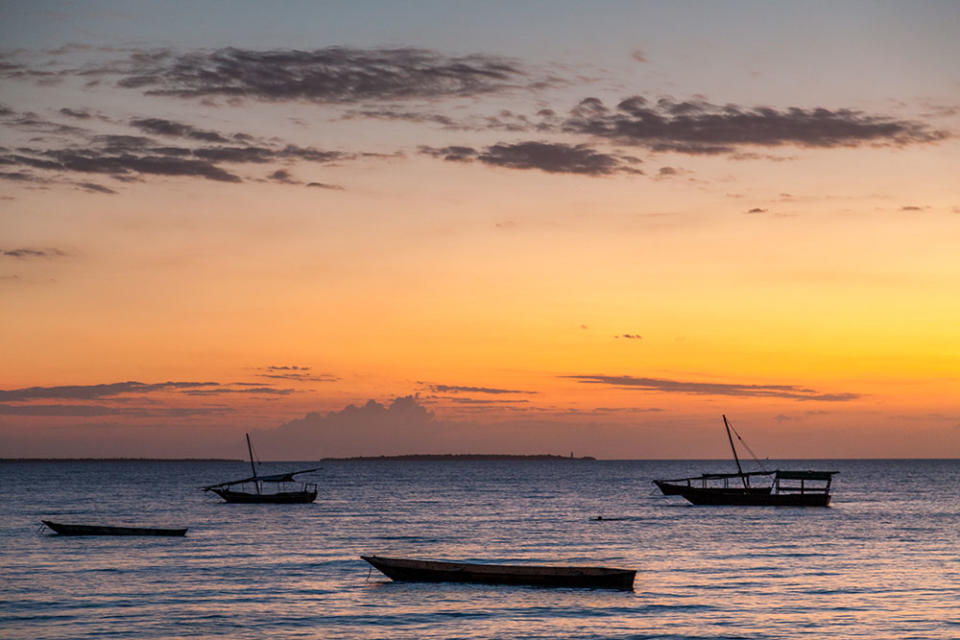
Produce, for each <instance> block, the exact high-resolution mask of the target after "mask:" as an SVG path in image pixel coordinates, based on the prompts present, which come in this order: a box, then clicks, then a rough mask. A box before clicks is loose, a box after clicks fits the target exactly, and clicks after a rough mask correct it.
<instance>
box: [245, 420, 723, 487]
mask: <svg viewBox="0 0 960 640" xmlns="http://www.w3.org/2000/svg"><path fill="white" fill-rule="evenodd" d="M724 420H726V418H724ZM245 435H246V436H247V453H249V454H250V468H251V469H252V470H253V486H255V487H256V488H257V493H260V483H259V482H258V481H257V466H256V465H255V464H253V447H252V446H251V445H250V434H249V433H247V434H245ZM727 435H730V431H729V430H727ZM730 444H731V446H732V445H733V443H732V442H731V443H730ZM734 455H736V454H734ZM737 466H740V464H739V463H737Z"/></svg>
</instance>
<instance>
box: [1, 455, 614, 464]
mask: <svg viewBox="0 0 960 640" xmlns="http://www.w3.org/2000/svg"><path fill="white" fill-rule="evenodd" d="M377 460H407V461H420V460H424V461H432V460H453V461H473V460H596V458H594V457H593V456H581V457H576V458H575V457H572V456H558V455H553V454H546V453H544V454H533V455H521V454H509V453H439V454H434V453H413V454H406V455H397V456H351V457H347V458H320V460H319V462H338V461H339V462H345V461H350V462H354V461H359V462H367V461H377ZM2 462H246V460H241V459H239V458H0V463H2ZM264 462H274V461H272V460H265V461H264ZM276 462H289V461H286V460H282V461H281V460H278V461H276Z"/></svg>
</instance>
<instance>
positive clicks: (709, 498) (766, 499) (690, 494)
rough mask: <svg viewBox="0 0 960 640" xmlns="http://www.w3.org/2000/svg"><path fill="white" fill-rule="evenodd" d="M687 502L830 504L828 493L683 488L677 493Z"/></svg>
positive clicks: (783, 505) (821, 505)
mask: <svg viewBox="0 0 960 640" xmlns="http://www.w3.org/2000/svg"><path fill="white" fill-rule="evenodd" d="M675 495H680V496H683V497H684V498H686V500H687V501H688V502H691V503H693V504H696V505H714V506H723V505H727V506H746V507H826V506H829V504H830V494H828V493H771V492H770V491H769V489H768V490H767V491H766V492H765V493H763V492H758V491H755V490H752V489H751V490H744V489H709V488H708V489H699V488H696V487H683V491H679V492H677V493H676V494H675Z"/></svg>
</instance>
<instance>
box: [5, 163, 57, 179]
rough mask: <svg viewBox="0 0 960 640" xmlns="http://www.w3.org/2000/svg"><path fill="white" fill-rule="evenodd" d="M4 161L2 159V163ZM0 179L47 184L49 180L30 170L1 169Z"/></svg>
mask: <svg viewBox="0 0 960 640" xmlns="http://www.w3.org/2000/svg"><path fill="white" fill-rule="evenodd" d="M2 163H3V161H2V160H0V164H2ZM0 180H9V181H10V182H36V183H38V184H46V183H47V182H48V180H47V179H46V178H42V177H40V176H38V175H36V174H34V173H31V172H29V171H0Z"/></svg>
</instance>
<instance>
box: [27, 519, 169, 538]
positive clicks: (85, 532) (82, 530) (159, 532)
mask: <svg viewBox="0 0 960 640" xmlns="http://www.w3.org/2000/svg"><path fill="white" fill-rule="evenodd" d="M41 522H42V523H43V524H44V525H46V526H47V527H48V528H49V529H51V530H52V531H55V532H56V533H58V534H60V535H62V536H182V535H184V534H186V533H187V527H184V528H183V529H157V528H153V527H113V526H104V525H89V524H64V523H61V522H51V521H50V520H41Z"/></svg>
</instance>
